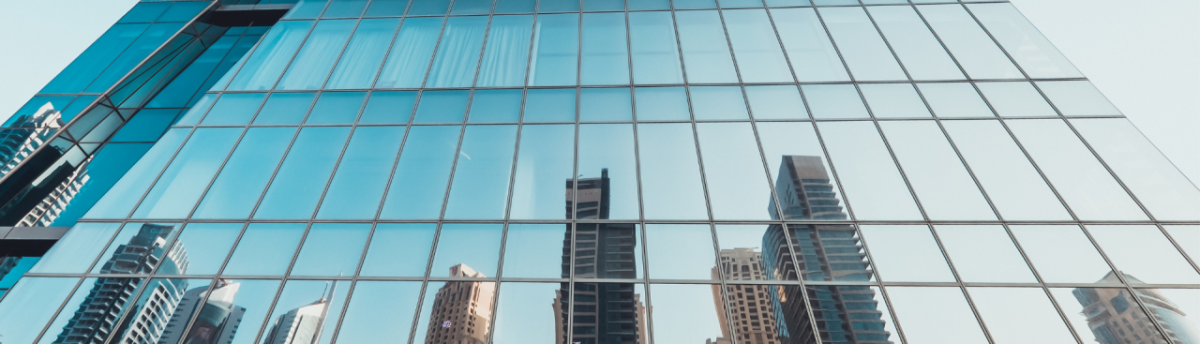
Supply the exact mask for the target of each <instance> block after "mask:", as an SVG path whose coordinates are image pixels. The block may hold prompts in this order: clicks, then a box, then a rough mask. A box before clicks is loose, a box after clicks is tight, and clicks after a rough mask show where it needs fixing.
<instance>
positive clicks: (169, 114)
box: [111, 109, 179, 142]
mask: <svg viewBox="0 0 1200 344" xmlns="http://www.w3.org/2000/svg"><path fill="white" fill-rule="evenodd" d="M178 114H179V110H155V109H146V110H142V111H138V112H137V114H136V115H135V116H133V118H132V119H130V120H129V122H126V123H125V125H124V126H122V127H121V130H120V131H117V133H116V134H114V135H113V137H112V141H111V142H154V141H158V138H159V137H160V136H162V134H163V132H164V131H166V130H167V127H168V126H170V125H171V123H172V122H174V121H175V117H176V115H178Z"/></svg>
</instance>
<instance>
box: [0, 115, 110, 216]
mask: <svg viewBox="0 0 1200 344" xmlns="http://www.w3.org/2000/svg"><path fill="white" fill-rule="evenodd" d="M10 122H11V123H10V127H6V128H4V129H3V130H0V164H2V165H0V177H2V176H5V175H8V174H9V173H10V172H12V171H13V170H14V169H16V168H17V166H18V165H20V164H21V163H22V162H24V161H25V160H27V159H29V157H30V155H32V154H33V152H34V151H35V150H37V149H38V148H39V147H42V146H43V145H45V144H46V143H47V140H49V139H50V138H51V137H52V136H53V135H54V134H55V133H57V132H58V131H59V130H60V129H61V128H62V126H63V125H65V124H66V122H65V121H64V120H63V118H62V113H61V112H59V111H58V110H55V109H54V105H53V104H51V103H46V104H45V105H42V107H41V108H39V109H38V110H37V111H36V112H34V113H33V114H30V115H24V116H21V117H18V118H14V119H12V120H11V121H10ZM55 149H56V150H57V152H58V153H59V155H63V154H67V153H68V152H65V151H63V150H62V149H60V147H57V146H55ZM76 160H78V159H76ZM73 164H74V165H75V166H79V165H81V162H80V161H73ZM67 167H68V168H65V169H64V168H59V169H58V170H56V171H54V173H53V174H52V175H49V176H47V177H48V178H44V179H45V180H41V178H39V181H38V182H36V183H34V185H29V186H28V187H27V189H28V188H38V189H42V190H43V191H42V192H44V193H46V194H47V195H46V196H45V197H44V198H43V199H42V200H41V201H39V202H38V203H37V204H34V205H33V206H32V208H27V209H25V208H23V209H17V208H18V207H20V206H19V205H18V204H16V203H9V204H6V205H4V206H3V207H0V214H3V215H0V216H3V217H5V218H9V219H12V220H14V221H16V222H17V224H16V226H18V227H26V226H49V225H50V224H51V223H53V222H54V220H55V219H57V218H58V215H59V214H60V213H62V211H63V210H65V209H66V207H67V205H68V204H69V203H71V200H72V199H74V198H75V195H77V194H79V190H80V188H82V187H83V185H84V184H86V183H87V182H88V180H89V179H90V177H89V176H88V171H87V168H82V167H81V168H73V167H74V166H67ZM47 181H48V182H47ZM26 192H28V191H26ZM16 216H20V217H19V218H18V217H16Z"/></svg>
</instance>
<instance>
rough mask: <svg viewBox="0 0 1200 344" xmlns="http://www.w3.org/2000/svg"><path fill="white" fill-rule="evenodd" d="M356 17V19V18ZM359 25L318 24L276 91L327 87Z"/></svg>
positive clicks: (347, 22) (345, 21) (320, 22)
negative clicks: (326, 81) (341, 53)
mask: <svg viewBox="0 0 1200 344" xmlns="http://www.w3.org/2000/svg"><path fill="white" fill-rule="evenodd" d="M355 17H357V15H356V16H355ZM355 25H358V21H357V20H322V21H319V22H317V26H316V27H314V28H313V30H312V33H309V34H308V38H307V39H306V40H305V41H304V45H303V46H301V47H300V51H299V52H298V53H296V57H295V58H293V59H292V63H291V65H290V66H288V70H287V73H284V74H283V78H282V79H280V80H279V85H277V86H276V87H275V88H276V89H281V90H315V89H319V88H321V86H322V85H324V84H325V78H326V77H328V76H329V71H330V70H331V69H333V64H334V63H336V62H337V58H338V53H339V52H341V51H342V48H343V47H345V46H346V41H347V40H348V39H349V38H350V34H351V33H352V32H353V31H354V26H355Z"/></svg>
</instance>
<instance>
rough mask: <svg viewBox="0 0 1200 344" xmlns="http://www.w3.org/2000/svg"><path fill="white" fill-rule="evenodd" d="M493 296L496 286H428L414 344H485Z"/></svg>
mask: <svg viewBox="0 0 1200 344" xmlns="http://www.w3.org/2000/svg"><path fill="white" fill-rule="evenodd" d="M468 271H469V269H467V271H464V273H467V272H468ZM495 293H496V283H495V282H471V281H456V282H429V283H428V284H426V285H425V297H424V301H422V302H421V304H422V306H421V313H420V318H418V319H417V324H416V329H417V333H416V338H414V339H413V343H433V342H436V341H437V340H438V339H439V338H462V339H460V340H463V341H464V342H465V341H471V342H475V343H486V341H487V338H488V336H489V335H490V334H491V328H489V324H491V321H492V316H493V314H492V305H493V303H494V302H495ZM543 306H545V305H543Z"/></svg>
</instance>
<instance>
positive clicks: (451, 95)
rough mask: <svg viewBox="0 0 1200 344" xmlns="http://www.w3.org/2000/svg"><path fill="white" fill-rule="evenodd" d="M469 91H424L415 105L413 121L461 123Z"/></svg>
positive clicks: (465, 110)
mask: <svg viewBox="0 0 1200 344" xmlns="http://www.w3.org/2000/svg"><path fill="white" fill-rule="evenodd" d="M470 96H471V94H470V92H469V91H425V92H423V93H421V103H420V104H419V105H417V115H416V117H413V122H414V123H461V122H462V121H463V116H465V115H466V112H467V98H469V97H470Z"/></svg>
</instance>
